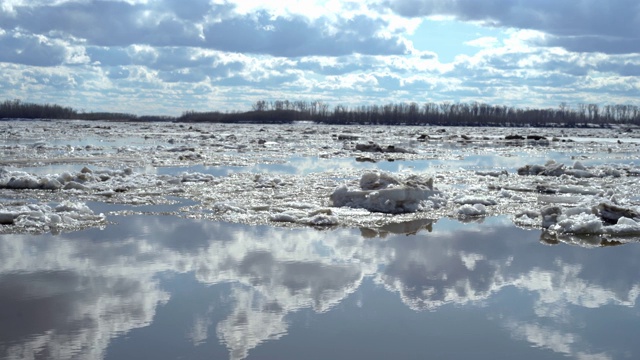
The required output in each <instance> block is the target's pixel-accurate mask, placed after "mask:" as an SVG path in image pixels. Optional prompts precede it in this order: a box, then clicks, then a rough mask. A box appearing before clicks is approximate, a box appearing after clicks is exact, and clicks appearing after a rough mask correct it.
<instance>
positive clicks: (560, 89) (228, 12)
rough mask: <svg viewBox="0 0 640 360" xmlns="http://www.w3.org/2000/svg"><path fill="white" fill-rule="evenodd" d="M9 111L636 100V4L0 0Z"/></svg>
mask: <svg viewBox="0 0 640 360" xmlns="http://www.w3.org/2000/svg"><path fill="white" fill-rule="evenodd" d="M0 49H1V50H0V100H5V99H21V100H23V101H29V102H37V103H45V102H47V103H57V104H61V105H65V106H72V107H74V108H76V109H80V110H82V109H84V110H86V111H122V112H131V113H136V114H165V115H179V114H180V113H182V112H183V111H185V110H196V111H210V110H222V111H226V110H249V109H250V108H251V104H252V103H254V102H255V101H257V100H261V99H263V100H285V99H288V100H305V101H314V100H321V101H324V102H326V103H329V104H331V105H337V104H343V105H363V104H381V103H389V102H394V103H396V102H412V101H415V102H417V103H424V102H430V101H433V102H443V101H449V102H471V101H479V102H485V103H489V104H496V105H508V106H517V107H557V106H558V105H559V104H560V103H562V102H566V103H567V104H569V105H572V106H575V105H577V104H579V103H598V104H607V103H616V104H637V103H638V101H639V95H640V78H639V75H640V2H638V1H637V0H607V1H602V0H580V1H554V0H527V1H525V0H358V1H355V0H354V1H352V0H279V1H258V0H228V1H225V0H188V1H187V0H0Z"/></svg>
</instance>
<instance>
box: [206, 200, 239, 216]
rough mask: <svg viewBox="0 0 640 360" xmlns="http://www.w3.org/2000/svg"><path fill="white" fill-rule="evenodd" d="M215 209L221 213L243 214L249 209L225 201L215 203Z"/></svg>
mask: <svg viewBox="0 0 640 360" xmlns="http://www.w3.org/2000/svg"><path fill="white" fill-rule="evenodd" d="M213 210H215V211H216V212H220V213H229V212H232V213H241V214H245V213H246V212H247V209H245V208H242V207H240V206H236V205H234V204H231V203H224V202H217V203H215V204H213Z"/></svg>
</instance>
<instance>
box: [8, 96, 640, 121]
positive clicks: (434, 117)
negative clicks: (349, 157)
mask: <svg viewBox="0 0 640 360" xmlns="http://www.w3.org/2000/svg"><path fill="white" fill-rule="evenodd" d="M0 119H78V120H110V121H175V122H219V123H260V124H262V123H264V124H267V123H291V122H294V121H301V120H305V121H314V122H317V123H323V124H371V125H440V126H512V127H521V126H534V127H536V126H540V127H543V126H553V127H588V126H599V127H605V126H609V125H612V124H624V125H640V107H639V106H636V105H604V106H599V105H597V104H578V106H577V107H575V108H573V107H570V106H568V105H567V104H566V103H561V104H560V105H559V106H558V107H557V108H549V109H531V108H525V109H522V108H515V107H507V106H499V105H488V104H484V103H478V102H472V103H450V102H443V103H439V104H436V103H432V102H429V103H424V104H418V103H397V104H386V105H362V106H344V105H337V106H335V107H333V108H331V107H330V106H329V105H328V104H326V103H323V102H321V101H313V102H308V101H288V100H284V101H264V100H260V101H257V102H256V103H254V104H253V105H252V109H251V110H250V111H245V112H219V111H212V112H196V111H187V112H184V113H183V114H182V115H181V116H178V117H171V116H157V115H150V116H137V115H134V114H126V113H109V112H79V111H77V110H74V109H72V108H69V107H62V106H60V105H50V104H45V105H41V104H34V103H25V102H22V101H20V100H7V101H4V102H3V103H0Z"/></svg>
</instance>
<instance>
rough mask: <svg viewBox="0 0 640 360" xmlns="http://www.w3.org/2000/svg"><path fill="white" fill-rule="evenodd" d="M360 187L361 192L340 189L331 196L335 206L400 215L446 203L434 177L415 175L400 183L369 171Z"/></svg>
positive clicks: (362, 178) (361, 179)
mask: <svg viewBox="0 0 640 360" xmlns="http://www.w3.org/2000/svg"><path fill="white" fill-rule="evenodd" d="M359 185H360V189H352V188H349V187H348V186H347V185H342V186H340V187H338V188H337V189H336V190H335V191H334V192H333V194H331V196H330V200H331V203H332V205H333V206H335V207H342V206H347V207H352V208H362V209H367V210H369V211H372V212H382V213H391V214H398V213H407V212H416V211H425V210H429V209H432V208H434V207H437V206H439V205H440V204H441V203H442V202H443V199H442V193H441V192H440V191H438V190H434V189H433V179H432V178H421V177H419V176H416V175H412V176H409V177H407V178H406V179H404V180H400V179H397V178H395V177H393V176H392V175H390V174H387V173H378V172H367V173H365V174H364V175H362V177H361V178H360V184H359Z"/></svg>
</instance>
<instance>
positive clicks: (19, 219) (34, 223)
mask: <svg viewBox="0 0 640 360" xmlns="http://www.w3.org/2000/svg"><path fill="white" fill-rule="evenodd" d="M105 219H106V218H105V216H104V215H103V214H95V213H94V212H93V211H92V210H91V209H90V208H89V207H88V206H87V205H86V204H84V203H81V202H71V201H64V202H62V203H60V204H59V205H57V206H56V207H55V208H53V209H52V208H51V207H50V206H49V205H46V204H28V205H16V206H7V207H5V208H3V209H2V211H0V225H3V226H9V228H4V229H3V232H4V231H21V230H20V229H29V230H30V231H33V230H35V231H47V230H49V229H57V230H60V229H72V228H76V227H86V226H95V225H99V224H102V223H104V221H105ZM8 229H14V230H8Z"/></svg>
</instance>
